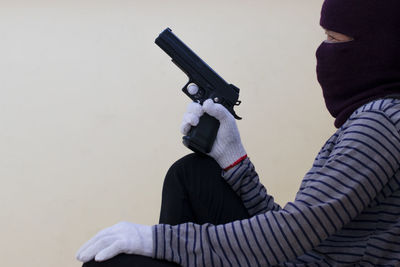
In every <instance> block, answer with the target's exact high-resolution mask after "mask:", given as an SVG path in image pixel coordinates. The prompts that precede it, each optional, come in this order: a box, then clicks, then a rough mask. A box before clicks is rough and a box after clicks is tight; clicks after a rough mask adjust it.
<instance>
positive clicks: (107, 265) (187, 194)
mask: <svg viewBox="0 0 400 267" xmlns="http://www.w3.org/2000/svg"><path fill="white" fill-rule="evenodd" d="M221 172H222V170H221V168H220V167H219V165H218V164H217V162H216V161H215V160H213V159H212V158H210V157H208V156H204V155H200V154H190V155H187V156H185V157H183V158H182V159H180V160H178V161H177V162H175V163H174V164H173V165H172V166H171V168H170V169H169V170H168V172H167V175H166V177H165V180H164V185H163V192H162V203H161V212H160V223H162V224H171V225H176V224H180V223H185V222H194V223H197V224H203V223H212V224H223V223H227V222H231V221H235V220H240V219H245V218H249V214H248V212H247V210H246V208H245V207H244V205H243V203H242V201H241V199H240V198H239V197H238V196H237V195H236V193H235V192H234V191H233V190H232V189H231V187H230V186H229V185H228V184H227V183H226V182H225V181H224V180H223V179H222V177H221ZM111 266H112V267H136V266H140V267H147V266H152V267H168V266H179V265H178V264H176V263H171V262H166V261H160V260H156V259H152V258H149V257H143V256H137V255H127V254H120V255H118V256H116V257H114V258H112V259H109V260H107V261H104V262H95V261H90V262H88V263H85V264H84V265H83V267H111Z"/></svg>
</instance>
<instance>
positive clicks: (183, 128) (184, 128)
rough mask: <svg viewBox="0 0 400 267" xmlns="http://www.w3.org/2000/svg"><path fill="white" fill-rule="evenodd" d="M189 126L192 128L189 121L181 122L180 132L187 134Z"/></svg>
mask: <svg viewBox="0 0 400 267" xmlns="http://www.w3.org/2000/svg"><path fill="white" fill-rule="evenodd" d="M190 128H192V125H190V124H189V123H182V124H181V133H182V134H183V135H187V134H188V132H189V131H190Z"/></svg>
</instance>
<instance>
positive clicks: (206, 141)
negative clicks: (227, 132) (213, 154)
mask: <svg viewBox="0 0 400 267" xmlns="http://www.w3.org/2000/svg"><path fill="white" fill-rule="evenodd" d="M219 124H220V123H219V120H217V119H216V118H214V117H212V116H210V115H208V114H207V113H204V114H203V116H201V117H200V120H199V124H198V125H197V126H195V127H192V128H191V129H190V131H189V133H188V134H187V135H186V136H184V137H183V138H182V139H183V140H182V142H183V144H184V145H185V146H186V147H188V148H189V149H191V150H193V151H194V152H197V153H202V154H207V153H210V151H211V149H212V147H213V145H214V141H215V138H216V137H217V133H218V129H219Z"/></svg>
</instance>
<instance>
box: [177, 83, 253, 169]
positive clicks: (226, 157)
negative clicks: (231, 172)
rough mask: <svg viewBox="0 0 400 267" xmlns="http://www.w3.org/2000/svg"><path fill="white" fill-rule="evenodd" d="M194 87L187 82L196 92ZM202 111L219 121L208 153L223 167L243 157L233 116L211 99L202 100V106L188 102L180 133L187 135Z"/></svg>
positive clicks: (189, 88)
mask: <svg viewBox="0 0 400 267" xmlns="http://www.w3.org/2000/svg"><path fill="white" fill-rule="evenodd" d="M196 87H197V85H195V84H189V85H188V91H189V92H190V93H191V92H194V93H196V92H197V91H198V87H197V88H196ZM204 112H206V113H208V114H209V115H211V116H213V117H215V118H216V119H217V120H219V122H220V126H219V129H218V134H217V138H216V139H215V142H214V145H213V147H212V149H211V151H210V153H208V155H209V156H210V157H212V158H214V159H215V160H216V161H217V162H218V164H219V166H220V167H221V168H223V169H226V168H229V167H231V166H232V165H235V164H236V163H237V162H240V160H242V159H244V158H245V157H246V156H247V155H246V151H245V150H244V147H243V145H242V142H241V140H240V135H239V130H238V128H237V125H236V120H235V118H234V117H233V116H232V114H231V113H230V112H229V111H228V110H227V109H226V108H225V107H224V106H222V105H221V104H217V103H214V101H212V100H211V99H207V100H206V101H204V103H203V106H201V105H200V104H198V103H196V102H192V103H190V104H189V106H188V109H187V112H186V113H185V115H184V117H183V121H182V124H181V132H182V134H183V135H187V133H188V132H189V130H190V128H191V127H192V126H196V125H197V124H198V123H199V119H200V117H201V116H202V115H203V114H204Z"/></svg>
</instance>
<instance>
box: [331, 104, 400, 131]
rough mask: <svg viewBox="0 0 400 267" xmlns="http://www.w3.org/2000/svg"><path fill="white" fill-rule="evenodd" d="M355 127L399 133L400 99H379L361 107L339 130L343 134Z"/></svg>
mask: <svg viewBox="0 0 400 267" xmlns="http://www.w3.org/2000/svg"><path fill="white" fill-rule="evenodd" d="M354 129H358V130H362V131H367V132H370V131H374V132H380V133H381V134H384V135H387V134H391V135H393V134H394V135H398V134H399V132H400V99H394V98H385V99H377V100H374V101H371V102H369V103H367V104H365V105H363V106H361V107H359V108H358V109H357V110H356V111H354V112H353V114H352V115H351V116H350V117H349V119H348V120H347V121H346V123H345V124H343V126H342V127H341V128H340V129H339V130H338V132H339V134H343V133H344V132H349V131H350V130H354Z"/></svg>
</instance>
